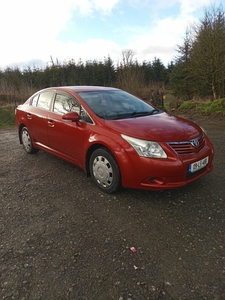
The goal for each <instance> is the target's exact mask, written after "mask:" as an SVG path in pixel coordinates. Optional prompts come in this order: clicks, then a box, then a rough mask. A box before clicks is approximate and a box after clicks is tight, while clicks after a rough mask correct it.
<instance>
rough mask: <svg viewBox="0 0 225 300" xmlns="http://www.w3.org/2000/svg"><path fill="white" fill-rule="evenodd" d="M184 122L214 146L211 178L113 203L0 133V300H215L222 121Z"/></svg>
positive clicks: (223, 188)
mask: <svg viewBox="0 0 225 300" xmlns="http://www.w3.org/2000/svg"><path fill="white" fill-rule="evenodd" d="M192 119H193V120H195V121H197V123H198V124H199V125H203V126H204V127H205V129H207V131H208V136H209V137H210V139H211V141H212V142H213V144H214V148H215V160H214V170H213V172H212V173H210V174H208V175H206V176H205V177H203V178H202V179H200V180H198V181H197V182H194V183H192V184H190V185H188V186H186V187H184V188H181V189H177V190H171V191H163V192H151V191H140V190H131V189H124V190H122V191H121V192H119V193H117V194H114V195H107V194H104V193H102V192H101V191H100V190H98V189H97V188H96V187H95V185H94V184H93V183H92V181H91V179H89V178H86V177H85V174H84V172H83V171H82V170H80V169H78V168H76V167H74V166H72V165H70V164H68V163H66V162H63V161H61V160H59V159H57V158H55V157H53V156H51V155H49V154H46V153H44V152H42V151H40V152H39V153H38V154H35V155H28V154H26V153H25V151H24V150H23V148H22V146H21V145H20V144H19V142H18V137H17V131H16V129H15V128H11V129H8V130H0V154H1V155H0V299H7V300H9V299H10V300H11V299H21V300H22V299H24V300H25V299H32V300H33V299H34V300H38V299H45V300H51V299H53V300H55V299H75V300H80V299H81V300H83V299H89V300H90V299H93V300H108V299H113V300H114V299H115V300H128V299H129V300H135V299H138V300H145V299H153V300H171V299H173V300H175V299H176V300H177V299H182V300H183V299H187V300H190V299H209V300H213V299H218V300H221V299H225V243H224V241H225V234H224V233H225V222H224V208H225V202H224V200H225V196H224V195H225V180H224V179H225V163H224V146H225V130H224V129H225V120H224V119H222V118H221V119H218V118H211V119H210V118H209V117H193V118H192ZM131 247H134V248H135V249H136V253H133V252H132V251H131V249H130V248H131Z"/></svg>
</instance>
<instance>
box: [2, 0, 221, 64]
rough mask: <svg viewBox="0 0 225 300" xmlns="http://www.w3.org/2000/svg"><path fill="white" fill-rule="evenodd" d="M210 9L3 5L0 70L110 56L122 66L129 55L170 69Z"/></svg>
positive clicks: (67, 1)
mask: <svg viewBox="0 0 225 300" xmlns="http://www.w3.org/2000/svg"><path fill="white" fill-rule="evenodd" d="M223 2H224V4H225V0H213V6H216V7H217V6H219V5H220V4H222V5H223V7H224V4H223ZM210 7H212V0H63V1H57V0H38V1H34V0H1V4H0V13H1V16H0V38H1V43H0V69H5V68H7V67H19V68H26V67H28V66H29V67H40V68H44V67H46V66H47V65H49V64H50V65H51V62H52V61H53V62H54V63H56V62H57V61H58V62H60V63H66V62H69V61H71V60H73V61H75V62H78V61H79V60H82V61H83V62H86V61H88V60H91V61H93V60H97V61H103V60H104V59H105V58H107V57H110V58H111V59H112V60H113V61H114V63H115V64H117V63H119V62H120V61H121V59H122V52H123V51H126V50H132V51H133V53H134V59H137V60H138V61H140V62H143V61H153V60H154V59H155V58H159V59H160V60H161V61H162V63H163V64H164V65H165V66H167V65H168V64H169V63H170V62H171V61H172V60H173V59H174V57H175V56H176V54H177V52H176V50H177V45H182V44H183V40H184V37H185V32H186V29H187V27H188V26H190V25H191V24H194V23H195V22H198V21H199V20H200V19H201V18H202V17H203V16H204V11H205V9H207V8H210Z"/></svg>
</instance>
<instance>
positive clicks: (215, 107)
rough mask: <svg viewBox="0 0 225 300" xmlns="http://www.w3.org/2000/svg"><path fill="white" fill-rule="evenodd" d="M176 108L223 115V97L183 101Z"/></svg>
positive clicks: (224, 113)
mask: <svg viewBox="0 0 225 300" xmlns="http://www.w3.org/2000/svg"><path fill="white" fill-rule="evenodd" d="M178 110H181V111H184V110H185V111H194V112H198V113H201V114H204V115H216V114H219V115H224V116H225V98H223V99H218V100H215V101H207V102H205V101H184V102H182V103H181V104H180V106H179V108H178Z"/></svg>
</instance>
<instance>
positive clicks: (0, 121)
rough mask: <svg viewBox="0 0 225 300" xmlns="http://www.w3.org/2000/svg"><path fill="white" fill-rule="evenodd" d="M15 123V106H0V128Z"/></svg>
mask: <svg viewBox="0 0 225 300" xmlns="http://www.w3.org/2000/svg"><path fill="white" fill-rule="evenodd" d="M13 125H16V118H15V106H14V105H7V106H0V128H6V127H10V126H13Z"/></svg>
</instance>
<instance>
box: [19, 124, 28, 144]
mask: <svg viewBox="0 0 225 300" xmlns="http://www.w3.org/2000/svg"><path fill="white" fill-rule="evenodd" d="M23 127H26V125H25V124H23V123H22V124H20V126H19V129H18V133H19V142H20V144H22V137H21V131H22V129H23Z"/></svg>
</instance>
